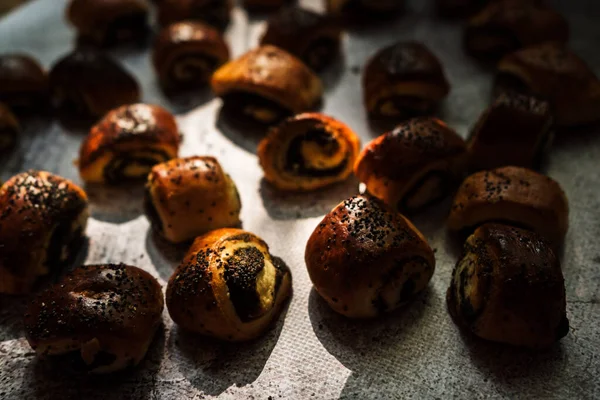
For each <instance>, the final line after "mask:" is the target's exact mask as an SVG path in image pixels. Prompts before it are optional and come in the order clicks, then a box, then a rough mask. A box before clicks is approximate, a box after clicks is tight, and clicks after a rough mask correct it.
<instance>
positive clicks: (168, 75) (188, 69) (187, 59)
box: [152, 21, 229, 89]
mask: <svg viewBox="0 0 600 400" xmlns="http://www.w3.org/2000/svg"><path fill="white" fill-rule="evenodd" d="M228 60H229V47H228V46H227V43H225V40H224V39H223V37H222V36H221V34H220V33H219V31H217V30H216V29H214V28H211V27H210V26H208V25H205V24H202V23H199V22H191V21H185V22H178V23H174V24H172V25H169V26H167V27H166V28H164V29H163V30H162V31H161V33H160V34H159V36H158V38H157V39H156V41H155V43H154V50H153V53H152V62H153V64H154V69H155V70H156V72H157V74H158V79H159V81H160V83H161V84H162V86H163V87H164V88H172V89H181V88H190V87H197V86H200V85H205V84H207V83H208V82H209V81H210V78H211V76H212V74H213V72H214V71H215V70H216V69H217V68H218V67H220V66H221V65H223V64H224V63H226V62H227V61H228Z"/></svg>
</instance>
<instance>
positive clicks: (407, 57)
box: [363, 42, 450, 119]
mask: <svg viewBox="0 0 600 400" xmlns="http://www.w3.org/2000/svg"><path fill="white" fill-rule="evenodd" d="M363 90H364V101H365V105H366V107H367V112H368V114H369V116H371V117H373V118H394V119H407V118H411V117H415V116H420V115H426V114H430V113H431V112H433V111H434V109H435V108H436V107H437V105H438V103H440V102H441V101H442V100H443V99H444V98H445V97H446V96H447V95H448V93H449V92H450V84H449V83H448V81H447V80H446V76H445V73H444V70H443V68H442V64H441V63H440V61H439V60H438V59H437V57H436V56H435V55H434V54H433V53H432V52H431V51H430V50H429V49H428V48H427V47H426V46H425V45H423V44H422V43H418V42H398V43H396V44H394V45H391V46H388V47H386V48H384V49H382V50H380V51H379V52H377V53H376V54H375V55H374V56H373V57H372V58H371V59H370V60H369V62H368V63H367V66H366V68H365V72H364V75H363Z"/></svg>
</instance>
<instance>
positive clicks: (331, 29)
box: [260, 6, 342, 71]
mask: <svg viewBox="0 0 600 400" xmlns="http://www.w3.org/2000/svg"><path fill="white" fill-rule="evenodd" d="M341 35H342V31H341V28H340V26H339V25H338V24H337V23H336V22H335V21H334V20H333V19H332V18H330V17H328V16H326V15H321V14H318V13H316V12H314V11H311V10H308V9H305V8H301V7H294V6H290V7H285V8H283V9H281V10H280V11H279V12H278V13H276V14H274V15H273V16H272V17H271V18H269V21H268V24H267V30H266V31H265V34H264V35H263V37H262V39H261V42H260V43H261V44H262V45H267V44H270V45H273V46H277V47H279V48H281V49H284V50H286V51H288V52H290V53H291V54H293V55H295V56H296V57H298V58H300V59H301V60H302V61H304V62H305V63H306V65H308V66H309V67H311V68H312V69H313V70H315V71H319V70H321V69H323V68H324V67H325V66H327V65H328V64H330V63H331V62H332V61H333V60H334V58H335V57H336V56H337V55H338V54H339V51H340V41H341Z"/></svg>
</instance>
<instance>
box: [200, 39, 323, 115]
mask: <svg viewBox="0 0 600 400" xmlns="http://www.w3.org/2000/svg"><path fill="white" fill-rule="evenodd" d="M211 84H212V88H213V91H214V92H215V93H216V95H217V96H220V97H223V100H224V102H225V106H226V107H229V108H230V109H231V110H232V111H233V113H234V114H238V115H243V116H246V117H249V118H251V119H253V120H256V121H258V122H261V123H264V124H273V123H277V122H279V121H281V120H282V119H284V118H286V117H288V116H291V115H292V114H298V113H301V112H305V111H310V110H312V109H314V108H315V107H316V106H317V105H318V104H319V103H320V101H321V95H322V93H323V87H322V84H321V80H320V79H319V78H318V77H317V76H316V75H315V74H314V73H313V72H312V71H311V70H310V68H308V67H307V66H306V65H305V64H304V63H303V62H302V61H300V60H299V59H297V58H296V57H294V56H293V55H291V54H289V53H288V52H286V51H284V50H281V49H280V48H278V47H275V46H261V47H258V48H257V49H254V50H250V51H249V52H247V53H246V54H244V55H243V56H241V57H240V58H238V59H236V60H233V61H230V62H228V63H227V64H225V65H223V66H222V67H221V68H219V69H218V70H217V71H216V72H215V73H214V75H213V77H212V82H211Z"/></svg>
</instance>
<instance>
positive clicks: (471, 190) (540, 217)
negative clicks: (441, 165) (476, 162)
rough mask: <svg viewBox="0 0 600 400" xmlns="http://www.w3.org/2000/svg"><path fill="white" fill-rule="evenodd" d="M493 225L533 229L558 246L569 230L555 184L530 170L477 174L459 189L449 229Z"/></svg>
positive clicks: (507, 169) (562, 197)
mask: <svg viewBox="0 0 600 400" xmlns="http://www.w3.org/2000/svg"><path fill="white" fill-rule="evenodd" d="M494 221H498V222H500V221H501V222H503V223H509V224H513V225H516V226H522V227H525V228H528V229H532V230H534V231H536V232H538V234H540V235H542V236H544V237H545V238H546V239H548V240H549V241H551V242H552V243H553V244H554V245H555V246H560V245H561V244H562V242H563V240H564V237H565V235H566V233H567V230H568V228H569V203H568V201H567V197H566V196H565V193H564V192H563V190H562V189H561V187H560V185H559V184H558V183H557V182H556V181H555V180H553V179H552V178H549V177H547V176H545V175H542V174H538V173H537V172H534V171H531V170H529V169H526V168H520V167H503V168H498V169H495V170H492V171H482V172H478V173H476V174H473V175H471V176H470V177H468V178H467V179H465V181H464V182H463V183H462V185H461V186H460V188H459V189H458V192H457V194H456V197H455V199H454V204H453V206H452V211H451V212H450V216H449V217H448V227H449V228H450V229H451V230H455V231H459V230H463V229H466V228H473V227H476V226H478V225H481V224H484V223H486V222H494Z"/></svg>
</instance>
